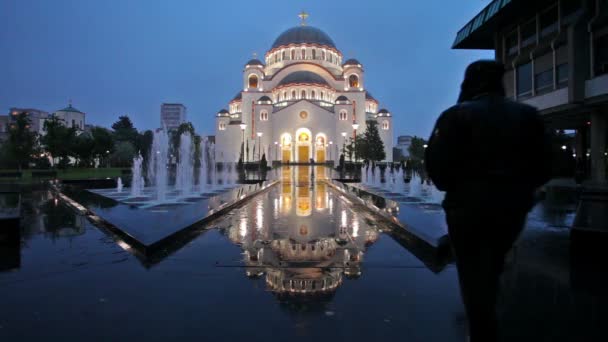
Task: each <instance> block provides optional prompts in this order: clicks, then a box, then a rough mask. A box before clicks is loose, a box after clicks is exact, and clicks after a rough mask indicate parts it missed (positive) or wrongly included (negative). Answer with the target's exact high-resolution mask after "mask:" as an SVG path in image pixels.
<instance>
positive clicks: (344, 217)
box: [340, 209, 348, 227]
mask: <svg viewBox="0 0 608 342" xmlns="http://www.w3.org/2000/svg"><path fill="white" fill-rule="evenodd" d="M347 223H348V217H347V216H346V209H342V215H341V221H340V225H341V226H342V227H346V224H347Z"/></svg>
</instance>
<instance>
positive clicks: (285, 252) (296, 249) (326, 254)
mask: <svg viewBox="0 0 608 342" xmlns="http://www.w3.org/2000/svg"><path fill="white" fill-rule="evenodd" d="M271 247H272V250H273V251H274V252H275V253H277V254H278V255H279V257H280V258H281V259H282V260H285V261H289V262H307V261H323V260H329V259H331V257H333V256H334V255H335V254H336V247H337V245H336V243H335V241H333V240H330V239H323V240H317V241H311V242H297V241H294V240H287V239H283V240H274V241H272V244H271Z"/></svg>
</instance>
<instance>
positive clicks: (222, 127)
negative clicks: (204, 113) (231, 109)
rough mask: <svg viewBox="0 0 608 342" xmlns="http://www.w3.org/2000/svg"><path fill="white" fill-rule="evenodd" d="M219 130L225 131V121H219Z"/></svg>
mask: <svg viewBox="0 0 608 342" xmlns="http://www.w3.org/2000/svg"><path fill="white" fill-rule="evenodd" d="M217 128H218V129H219V130H220V131H225V130H226V123H225V122H224V121H220V123H219V125H218V127H217Z"/></svg>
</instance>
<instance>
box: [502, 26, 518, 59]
mask: <svg viewBox="0 0 608 342" xmlns="http://www.w3.org/2000/svg"><path fill="white" fill-rule="evenodd" d="M518 49H519V47H518V45H517V30H515V31H513V32H511V33H509V34H508V35H506V36H505V51H507V56H512V55H515V54H517V50H518Z"/></svg>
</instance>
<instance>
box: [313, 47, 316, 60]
mask: <svg viewBox="0 0 608 342" xmlns="http://www.w3.org/2000/svg"><path fill="white" fill-rule="evenodd" d="M312 59H317V50H316V49H312Z"/></svg>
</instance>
